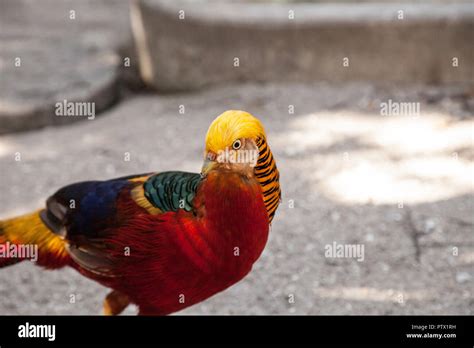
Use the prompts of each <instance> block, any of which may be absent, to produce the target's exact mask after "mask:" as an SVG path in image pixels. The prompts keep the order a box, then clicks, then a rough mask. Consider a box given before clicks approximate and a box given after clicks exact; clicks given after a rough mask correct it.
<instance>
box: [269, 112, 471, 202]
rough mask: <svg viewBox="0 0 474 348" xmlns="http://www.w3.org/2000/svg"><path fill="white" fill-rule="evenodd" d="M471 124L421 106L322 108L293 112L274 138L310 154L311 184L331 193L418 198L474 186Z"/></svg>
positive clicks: (356, 198)
mask: <svg viewBox="0 0 474 348" xmlns="http://www.w3.org/2000/svg"><path fill="white" fill-rule="evenodd" d="M473 127H474V122H472V121H470V120H467V121H455V120H453V118H452V117H451V116H449V115H447V114H441V113H439V112H426V111H423V110H422V113H421V115H420V116H416V117H414V116H410V115H406V116H381V115H377V114H368V113H359V112H354V111H337V112H330V111H324V112H318V113H313V114H308V115H303V116H300V117H298V118H296V119H295V120H293V121H292V122H291V123H290V126H289V130H288V132H287V133H285V134H282V135H280V136H279V137H277V139H276V143H277V144H278V146H282V145H283V144H284V145H283V146H284V148H285V149H284V153H286V154H287V155H289V156H290V157H291V156H292V155H294V154H298V155H299V154H303V155H304V156H306V158H308V157H309V158H310V159H311V161H314V165H313V166H314V167H315V168H317V169H315V171H314V172H313V174H312V175H313V179H314V181H315V182H316V184H315V188H314V191H318V192H321V191H322V192H323V193H324V194H325V195H327V196H328V197H330V198H332V199H334V200H336V201H339V202H343V203H373V204H400V203H420V202H430V201H437V200H442V199H448V198H451V197H453V196H456V195H462V194H466V193H472V179H471V178H472V175H473V172H474V166H473V163H472V161H471V160H470V157H469V154H470V153H471V152H472V151H474V150H473V146H472V130H473ZM328 149H329V150H330V151H328ZM459 149H468V150H467V151H465V152H464V151H463V152H459Z"/></svg>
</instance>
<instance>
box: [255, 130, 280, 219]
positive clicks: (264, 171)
mask: <svg viewBox="0 0 474 348" xmlns="http://www.w3.org/2000/svg"><path fill="white" fill-rule="evenodd" d="M256 144H257V147H258V152H259V156H258V161H257V165H256V166H255V168H254V172H255V177H256V178H257V180H258V182H259V183H260V186H261V187H262V193H263V200H264V202H265V207H266V208H267V213H268V220H269V222H270V223H271V222H272V220H273V217H274V216H275V212H276V210H277V208H278V204H280V200H281V190H280V181H279V180H280V173H279V172H278V169H277V166H276V163H275V159H274V158H273V154H272V152H271V151H270V148H269V146H268V145H267V142H266V141H265V138H264V137H259V138H257V141H256Z"/></svg>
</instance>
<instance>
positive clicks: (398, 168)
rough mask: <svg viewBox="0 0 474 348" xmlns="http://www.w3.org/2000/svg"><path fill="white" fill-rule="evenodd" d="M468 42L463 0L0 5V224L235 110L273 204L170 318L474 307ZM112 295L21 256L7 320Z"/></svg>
mask: <svg viewBox="0 0 474 348" xmlns="http://www.w3.org/2000/svg"><path fill="white" fill-rule="evenodd" d="M473 39H474V5H473V3H472V1H461V0H458V1H428V0H419V1H399V2H391V1H387V2H380V3H376V2H372V1H347V2H343V1H330V0H328V1H323V0H321V1H312V2H311V1H308V2H303V1H265V0H262V1H250V0H248V1H214V0H206V1H205V0H199V1H197V0H196V1H185V0H177V1H167V0H140V1H132V2H127V1H119V0H100V1H99V0H98V1H90V0H88V1H78V0H76V1H70V0H69V1H61V0H44V1H41V2H40V1H33V0H0V168H1V171H0V175H1V180H0V192H1V193H2V194H1V195H0V219H3V218H7V217H11V216H14V215H19V214H22V213H26V212H28V211H31V210H33V209H37V208H39V207H42V206H43V204H44V202H45V199H46V198H47V197H48V196H49V195H51V194H52V193H54V192H55V191H56V190H57V189H58V188H60V187H61V186H63V185H66V184H70V183H72V182H75V181H84V180H90V179H110V178H113V177H117V176H122V175H128V174H133V173H143V172H150V171H163V170H185V171H193V172H198V171H199V170H200V166H201V163H202V153H203V146H204V137H205V133H206V130H207V127H208V126H209V124H210V122H211V121H212V120H213V119H214V118H215V117H216V116H217V115H219V114H220V113H221V112H223V111H225V110H227V109H242V110H246V111H248V112H250V113H252V114H254V115H256V116H257V117H259V118H260V119H261V120H262V121H263V124H264V125H265V127H266V130H267V134H268V141H269V144H270V145H271V147H272V150H273V153H274V155H275V158H276V160H277V164H278V168H279V170H280V173H281V184H282V192H283V197H282V203H281V205H280V208H279V210H278V211H277V215H276V218H275V219H274V221H273V225H272V229H271V235H270V239H269V241H268V244H267V247H266V249H265V251H264V253H263V255H262V257H261V258H260V260H259V261H258V262H257V263H256V265H255V266H254V269H253V271H252V272H251V274H250V275H249V276H248V277H247V278H245V279H244V280H243V281H241V282H240V283H238V284H237V285H235V286H233V287H231V288H230V289H228V290H226V291H224V292H222V293H220V294H218V295H216V296H214V297H213V298H211V299H209V300H208V301H205V302H204V303H201V304H198V305H195V306H193V307H191V308H188V309H186V310H185V311H183V312H180V314H473V312H474V300H473V294H472V289H473V282H474V279H473V277H474V271H473V269H474V268H473V264H474V229H473V224H474V218H473V217H474V206H473V202H474V200H473V199H474V197H473V193H474V190H473V159H474V152H473V139H474V138H473V135H474V134H473V130H474V128H473V125H474V123H473V114H474V82H473V81H474V79H473V77H474V72H473V62H474V59H473V58H474V57H473V52H474V50H473V46H472V43H473V42H474V40H473ZM58 103H59V104H60V105H65V106H67V105H68V103H73V104H74V105H82V106H84V108H82V109H74V110H73V111H72V112H71V113H68V112H65V111H64V110H62V111H59V110H60V108H61V106H58ZM127 154H128V156H129V157H130V160H129V161H127V160H126V158H127ZM333 243H336V244H338V245H359V246H363V247H364V257H363V260H357V259H356V258H351V257H341V258H334V257H328V256H327V255H325V247H326V246H327V245H333ZM107 292H108V291H107V289H106V288H103V287H101V286H100V285H98V284H96V283H94V282H92V281H90V280H88V279H85V278H83V277H81V276H80V275H79V274H77V273H76V272H75V271H73V270H71V269H64V270H59V271H45V270H42V269H39V268H36V267H34V266H33V265H32V264H31V263H30V262H24V263H21V264H18V265H15V266H12V267H9V268H6V269H2V270H1V271H0V314H100V313H101V309H102V301H103V299H104V297H105V295H106V294H107ZM71 298H74V299H75V301H71ZM134 313H136V308H133V307H130V308H128V309H127V311H126V314H134Z"/></svg>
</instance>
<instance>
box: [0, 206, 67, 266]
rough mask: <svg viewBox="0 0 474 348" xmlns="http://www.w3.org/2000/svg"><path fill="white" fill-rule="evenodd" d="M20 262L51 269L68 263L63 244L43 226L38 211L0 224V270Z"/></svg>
mask: <svg viewBox="0 0 474 348" xmlns="http://www.w3.org/2000/svg"><path fill="white" fill-rule="evenodd" d="M23 260H31V261H35V262H36V263H37V264H38V265H40V266H43V267H46V268H51V269H54V268H60V267H63V266H65V265H66V264H67V263H68V262H69V260H70V258H69V255H68V253H67V251H66V248H65V242H64V241H63V239H61V237H59V236H57V235H56V234H54V233H53V232H51V231H50V230H49V229H48V227H47V226H46V225H45V224H44V223H43V221H42V220H41V218H40V211H35V212H33V213H29V214H26V215H22V216H19V217H15V218H12V219H8V220H4V221H0V268H3V267H6V266H9V265H13V264H16V263H18V262H21V261H23Z"/></svg>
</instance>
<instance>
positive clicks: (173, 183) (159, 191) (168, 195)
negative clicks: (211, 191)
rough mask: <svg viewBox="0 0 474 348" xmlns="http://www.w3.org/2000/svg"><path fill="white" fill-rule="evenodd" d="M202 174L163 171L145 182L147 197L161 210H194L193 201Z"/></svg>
mask: <svg viewBox="0 0 474 348" xmlns="http://www.w3.org/2000/svg"><path fill="white" fill-rule="evenodd" d="M200 181H201V176H200V175H199V174H195V173H186V172H163V173H159V174H156V175H153V176H151V177H150V178H148V180H147V181H145V183H144V184H143V188H144V191H145V197H146V198H147V199H148V201H149V202H150V203H151V204H153V206H155V207H157V208H159V209H160V210H161V211H177V210H178V209H184V210H186V211H191V210H192V208H193V207H192V201H193V199H194V196H195V195H196V189H197V187H198V185H199V183H200Z"/></svg>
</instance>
